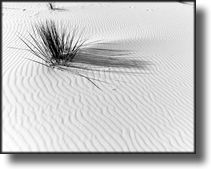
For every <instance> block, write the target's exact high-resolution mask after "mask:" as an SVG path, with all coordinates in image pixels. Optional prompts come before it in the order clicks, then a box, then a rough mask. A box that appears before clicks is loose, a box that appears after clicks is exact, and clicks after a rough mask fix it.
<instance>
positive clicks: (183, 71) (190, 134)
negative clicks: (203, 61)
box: [2, 3, 194, 152]
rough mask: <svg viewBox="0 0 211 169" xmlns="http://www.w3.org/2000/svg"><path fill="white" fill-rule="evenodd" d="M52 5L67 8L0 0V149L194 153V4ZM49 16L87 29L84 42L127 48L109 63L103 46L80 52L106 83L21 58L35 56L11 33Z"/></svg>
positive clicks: (21, 31)
mask: <svg viewBox="0 0 211 169" xmlns="http://www.w3.org/2000/svg"><path fill="white" fill-rule="evenodd" d="M56 5H57V7H61V8H64V9H65V10H63V11H53V12H52V11H49V10H48V8H47V7H46V4H45V3H43V4H42V3H39V4H36V3H24V4H22V3H16V4H14V3H3V70H2V76H3V151H11V152H17V151H21V152H37V151H42V152H48V151H49V152H55V151H58V152H89V151H92V152H116V151H118V152H185V151H190V152H191V151H193V149H194V126H193V125H194V111H193V110H194V109H193V58H194V57H193V51H194V50H193V7H192V6H191V5H186V4H180V3H78V4H75V3H72V4H71V3H68V4H65V3H61V4H58V3H56ZM13 8H16V9H13ZM46 18H52V19H54V20H55V21H62V22H63V23H65V24H67V26H68V25H69V24H71V25H78V26H79V28H84V27H85V35H87V37H88V38H90V40H93V41H94V40H103V43H99V44H94V45H93V46H94V47H100V48H106V49H117V50H130V51H132V53H131V54H129V55H125V56H118V57H115V56H113V57H115V58H116V60H115V61H113V60H111V61H110V62H108V60H106V59H107V57H108V55H109V54H108V53H97V54H98V55H99V56H98V55H97V56H96V58H94V59H92V57H91V56H90V57H85V56H84V57H83V56H82V57H81V58H79V59H78V60H79V61H80V60H85V61H86V62H87V61H89V62H90V66H89V67H90V68H91V67H92V66H97V67H98V68H99V69H100V70H101V71H83V72H82V73H83V74H85V75H86V76H88V77H92V78H95V79H99V80H102V81H103V82H100V81H97V80H96V81H94V82H95V83H96V84H97V86H99V87H100V89H101V90H99V89H98V88H97V87H95V86H94V85H93V84H92V83H91V82H90V81H88V80H87V79H86V78H83V77H80V76H78V75H75V74H72V73H70V72H65V71H59V70H51V69H48V68H47V67H44V66H42V65H39V64H36V63H34V62H30V61H29V60H27V59H25V58H34V56H33V55H32V54H31V53H29V52H28V51H25V50H16V49H12V48H10V47H16V48H26V46H25V45H24V44H23V43H22V42H21V41H20V39H19V38H18V37H17V35H18V34H20V35H21V36H24V37H27V36H28V33H27V31H28V30H29V31H30V26H31V23H33V22H36V21H38V20H42V19H46ZM102 57H104V58H105V59H104V63H103V65H102V64H101V59H102ZM112 63H113V67H112V66H111V68H109V67H108V66H109V65H110V64H112ZM117 63H119V65H118V66H117ZM134 63H136V64H134ZM93 64H94V65H93ZM131 65H132V66H131ZM118 71H120V72H118ZM117 72H118V73H117Z"/></svg>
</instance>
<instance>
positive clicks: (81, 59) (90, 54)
mask: <svg viewBox="0 0 211 169" xmlns="http://www.w3.org/2000/svg"><path fill="white" fill-rule="evenodd" d="M104 45H105V46H107V47H105V46H104ZM108 46H109V47H108ZM113 46H115V43H113V42H112V43H109V42H108V43H99V44H95V46H91V47H87V48H83V49H81V51H80V52H79V55H78V56H77V57H76V58H75V59H74V60H73V61H74V62H75V63H81V64H86V65H92V66H100V67H112V68H114V67H115V68H138V69H145V68H146V67H147V66H148V65H150V62H148V61H143V60H141V59H140V57H139V58H136V57H135V56H134V54H136V53H135V52H132V51H130V50H122V49H115V48H114V47H113Z"/></svg>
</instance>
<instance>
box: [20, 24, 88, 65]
mask: <svg viewBox="0 0 211 169" xmlns="http://www.w3.org/2000/svg"><path fill="white" fill-rule="evenodd" d="M32 29H33V34H32V33H29V36H30V39H31V40H27V39H26V38H24V39H23V38H21V37H20V39H21V40H22V41H23V42H24V43H25V45H26V46H27V47H28V48H29V51H30V52H31V53H32V54H34V55H35V56H36V57H38V58H39V59H41V60H43V61H44V63H41V62H38V61H36V60H32V59H30V60H32V61H35V62H37V63H40V64H44V65H45V66H48V67H52V68H55V67H57V68H58V67H61V66H62V67H64V66H65V67H70V66H71V62H73V59H74V58H75V57H76V56H77V55H78V53H79V51H80V49H81V47H82V46H83V45H84V43H85V42H86V40H82V38H81V34H79V35H78V34H77V33H76V28H74V29H73V31H72V32H67V29H64V28H63V27H62V26H61V27H57V26H56V24H55V22H54V21H51V20H50V21H45V22H41V23H39V24H36V25H34V26H32ZM76 35H78V37H76Z"/></svg>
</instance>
